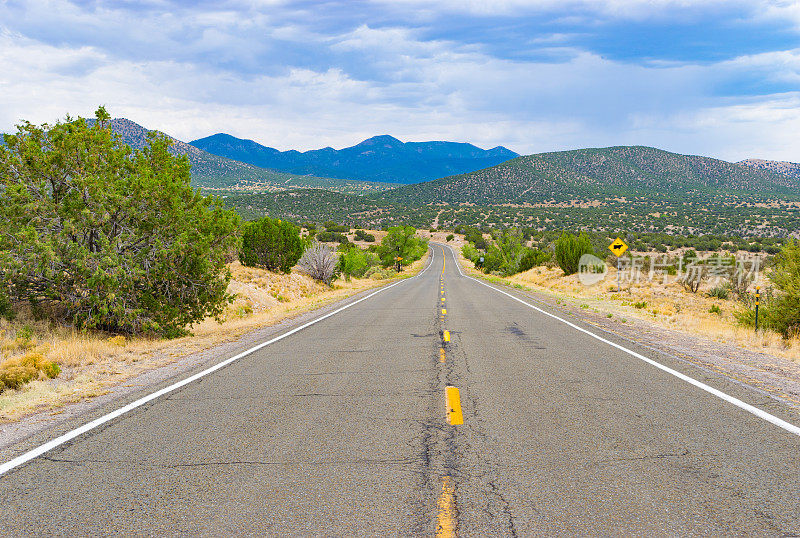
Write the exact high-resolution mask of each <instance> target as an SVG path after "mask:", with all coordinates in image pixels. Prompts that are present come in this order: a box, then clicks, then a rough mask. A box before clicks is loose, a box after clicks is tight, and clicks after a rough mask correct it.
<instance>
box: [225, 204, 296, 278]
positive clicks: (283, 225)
mask: <svg viewBox="0 0 800 538" xmlns="http://www.w3.org/2000/svg"><path fill="white" fill-rule="evenodd" d="M305 248H306V243H305V241H304V240H303V238H302V237H301V236H300V229H299V228H298V227H297V226H295V225H294V224H292V223H291V222H287V221H282V220H278V219H271V218H269V217H263V218H261V219H258V220H256V221H251V222H246V223H244V225H243V226H242V246H241V249H240V250H239V261H240V262H242V265H247V266H250V267H263V268H265V269H269V270H271V271H276V272H277V271H281V272H283V273H289V272H291V270H292V267H294V266H295V264H296V263H297V261H298V260H299V259H300V256H302V255H303V251H304V250H305Z"/></svg>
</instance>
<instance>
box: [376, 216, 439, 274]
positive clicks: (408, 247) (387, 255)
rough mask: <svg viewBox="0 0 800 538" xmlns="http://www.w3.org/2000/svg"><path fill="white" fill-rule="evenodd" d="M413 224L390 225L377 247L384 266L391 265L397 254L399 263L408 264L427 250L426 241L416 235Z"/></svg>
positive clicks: (394, 262) (394, 261) (393, 263)
mask: <svg viewBox="0 0 800 538" xmlns="http://www.w3.org/2000/svg"><path fill="white" fill-rule="evenodd" d="M416 233H417V230H416V229H414V227H413V226H392V227H390V228H389V230H388V233H387V234H386V237H384V238H383V241H381V244H380V246H379V247H378V255H379V256H380V259H381V263H382V264H383V266H384V267H392V266H394V265H395V264H396V263H397V261H396V258H397V257H398V256H399V257H400V258H402V260H400V264H401V265H410V264H412V263H413V262H414V261H416V260H418V259H420V258H421V257H422V256H423V255H424V254H425V252H426V251H427V250H428V241H427V240H425V239H422V238H419V237H417V236H416Z"/></svg>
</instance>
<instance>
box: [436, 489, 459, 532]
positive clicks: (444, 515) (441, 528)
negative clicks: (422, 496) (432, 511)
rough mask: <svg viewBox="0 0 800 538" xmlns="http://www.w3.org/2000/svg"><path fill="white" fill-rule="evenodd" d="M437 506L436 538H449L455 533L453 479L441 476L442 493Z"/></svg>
mask: <svg viewBox="0 0 800 538" xmlns="http://www.w3.org/2000/svg"><path fill="white" fill-rule="evenodd" d="M437 504H438V507H439V516H438V525H437V527H436V537H437V538H451V537H454V536H455V535H456V496H455V488H454V487H453V479H452V478H450V477H449V476H445V477H442V493H441V494H440V495H439V500H438V502H437Z"/></svg>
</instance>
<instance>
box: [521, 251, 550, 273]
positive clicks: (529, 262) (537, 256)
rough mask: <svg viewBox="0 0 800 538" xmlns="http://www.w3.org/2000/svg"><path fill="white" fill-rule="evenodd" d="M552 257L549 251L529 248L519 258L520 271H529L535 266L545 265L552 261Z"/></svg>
mask: <svg viewBox="0 0 800 538" xmlns="http://www.w3.org/2000/svg"><path fill="white" fill-rule="evenodd" d="M551 258H552V255H551V254H550V253H549V252H544V251H542V250H538V249H535V248H527V249H525V253H524V254H523V255H522V258H521V259H520V260H519V270H520V272H522V271H528V270H529V269H532V268H534V267H538V266H540V265H544V264H545V263H547V262H548V261H550V259H551Z"/></svg>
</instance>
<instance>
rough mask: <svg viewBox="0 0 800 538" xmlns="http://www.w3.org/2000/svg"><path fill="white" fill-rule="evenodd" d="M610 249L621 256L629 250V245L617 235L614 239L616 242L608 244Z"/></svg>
mask: <svg viewBox="0 0 800 538" xmlns="http://www.w3.org/2000/svg"><path fill="white" fill-rule="evenodd" d="M608 250H610V251H611V252H613V253H614V255H615V256H617V257H619V256H622V255H623V254H625V251H626V250H628V245H626V244H625V241H623V240H622V239H620V238H619V237H617V238H616V239H614V242H613V243H611V244H610V245H608Z"/></svg>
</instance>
